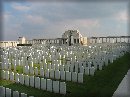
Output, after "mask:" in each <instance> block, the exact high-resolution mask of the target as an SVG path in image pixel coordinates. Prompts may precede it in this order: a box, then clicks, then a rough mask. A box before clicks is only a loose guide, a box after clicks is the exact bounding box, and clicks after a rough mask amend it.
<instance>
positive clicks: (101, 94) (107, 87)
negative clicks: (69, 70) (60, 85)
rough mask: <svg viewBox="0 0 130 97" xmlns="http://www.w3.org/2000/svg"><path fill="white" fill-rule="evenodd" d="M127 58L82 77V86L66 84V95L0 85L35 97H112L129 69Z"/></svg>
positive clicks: (0, 83)
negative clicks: (92, 74) (91, 74)
mask: <svg viewBox="0 0 130 97" xmlns="http://www.w3.org/2000/svg"><path fill="white" fill-rule="evenodd" d="M129 58H130V53H127V54H125V55H124V56H123V57H121V58H119V59H117V60H116V61H114V63H112V64H109V65H108V66H106V67H105V66H104V68H103V70H101V71H99V70H98V71H96V73H95V75H94V76H87V75H84V83H83V84H79V83H74V82H66V84H67V94H66V95H61V94H55V93H50V92H47V91H42V90H39V89H35V88H32V87H27V86H24V85H20V84H16V83H14V82H10V81H5V80H0V85H3V86H5V87H8V88H11V89H12V90H17V91H19V92H24V93H26V94H29V95H33V96H35V97H63V96H66V97H112V95H113V93H114V91H115V90H116V89H117V87H118V85H119V84H120V82H121V81H122V79H123V78H124V76H125V74H126V73H127V71H128V69H130V60H129Z"/></svg>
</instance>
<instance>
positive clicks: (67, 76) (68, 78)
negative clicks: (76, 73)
mask: <svg viewBox="0 0 130 97" xmlns="http://www.w3.org/2000/svg"><path fill="white" fill-rule="evenodd" d="M66 81H71V72H68V71H66Z"/></svg>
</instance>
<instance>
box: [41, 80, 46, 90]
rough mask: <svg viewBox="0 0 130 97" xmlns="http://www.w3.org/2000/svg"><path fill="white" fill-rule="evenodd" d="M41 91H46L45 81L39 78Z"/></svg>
mask: <svg viewBox="0 0 130 97" xmlns="http://www.w3.org/2000/svg"><path fill="white" fill-rule="evenodd" d="M41 89H42V90H46V79H44V78H41Z"/></svg>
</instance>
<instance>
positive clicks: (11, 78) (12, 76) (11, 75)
mask: <svg viewBox="0 0 130 97" xmlns="http://www.w3.org/2000/svg"><path fill="white" fill-rule="evenodd" d="M10 80H11V81H14V72H10Z"/></svg>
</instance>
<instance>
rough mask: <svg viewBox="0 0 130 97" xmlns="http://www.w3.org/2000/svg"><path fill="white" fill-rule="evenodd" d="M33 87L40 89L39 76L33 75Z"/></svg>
mask: <svg viewBox="0 0 130 97" xmlns="http://www.w3.org/2000/svg"><path fill="white" fill-rule="evenodd" d="M35 88H38V89H40V78H39V77H35Z"/></svg>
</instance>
